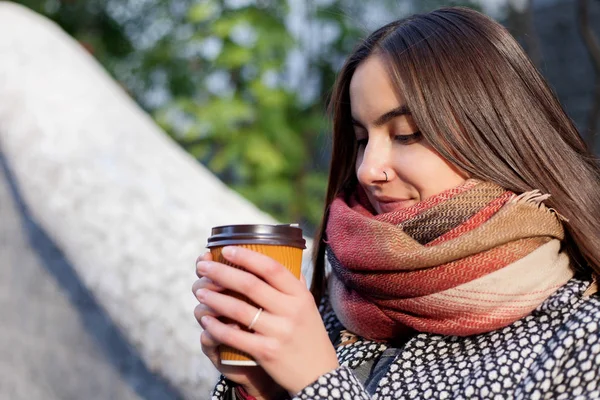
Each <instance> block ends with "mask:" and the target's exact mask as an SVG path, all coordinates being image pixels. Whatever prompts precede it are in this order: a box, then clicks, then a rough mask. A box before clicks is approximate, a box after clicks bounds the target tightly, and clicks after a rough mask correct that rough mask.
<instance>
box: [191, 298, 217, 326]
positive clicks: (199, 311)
mask: <svg viewBox="0 0 600 400" xmlns="http://www.w3.org/2000/svg"><path fill="white" fill-rule="evenodd" d="M205 315H209V316H211V317H215V318H216V317H218V316H219V315H218V314H217V313H216V312H215V311H214V310H212V309H211V308H210V307H208V306H206V305H205V304H198V305H197V306H196V307H194V318H196V321H198V324H200V326H202V317H204V316H205ZM202 328H203V329H204V326H202Z"/></svg>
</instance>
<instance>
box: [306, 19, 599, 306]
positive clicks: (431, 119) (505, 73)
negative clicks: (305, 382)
mask: <svg viewBox="0 0 600 400" xmlns="http://www.w3.org/2000/svg"><path fill="white" fill-rule="evenodd" d="M373 54H377V55H378V56H381V57H382V59H383V60H385V62H386V65H387V66H388V71H389V74H390V77H391V79H392V82H393V83H394V84H395V85H396V88H397V90H398V91H400V93H402V94H403V97H404V98H405V99H406V103H407V105H408V108H409V109H410V110H411V114H412V117H413V118H414V121H415V123H416V124H417V126H418V127H419V130H420V131H421V132H422V133H423V136H424V137H425V138H426V139H427V140H428V142H429V143H430V144H431V146H432V147H433V148H434V149H435V150H437V151H438V152H439V153H440V154H441V155H442V157H444V158H445V159H446V160H448V161H449V162H450V163H452V164H454V165H455V166H457V167H458V168H460V169H462V170H463V171H466V172H467V173H468V174H469V175H470V176H471V177H473V178H478V179H482V180H486V181H491V182H494V183H497V184H498V185H500V186H502V187H504V188H506V189H508V190H511V191H513V192H515V193H522V192H525V191H529V190H533V189H539V190H541V191H542V192H544V193H550V194H551V197H550V199H549V200H547V201H546V204H547V205H548V206H549V207H552V208H554V209H555V210H556V211H557V212H558V213H559V214H560V215H562V216H564V217H565V218H566V219H567V220H568V222H565V228H566V229H565V230H566V239H565V242H564V245H565V250H566V251H567V252H568V253H569V255H570V256H571V259H572V262H573V266H574V267H575V268H576V269H578V270H580V271H584V272H591V271H594V272H595V274H600V188H599V186H598V184H599V183H600V168H599V166H598V163H597V160H596V158H595V157H593V155H592V154H591V153H590V151H589V150H588V148H587V146H586V144H585V143H584V141H583V140H582V138H581V137H580V135H579V133H578V132H577V129H576V128H575V126H574V124H573V122H572V121H571V120H570V119H569V117H568V116H567V115H566V113H565V112H564V110H563V108H562V107H561V105H560V103H559V102H558V100H557V98H556V96H555V95H554V93H553V92H552V90H551V89H550V88H549V87H548V85H547V84H546V82H545V80H544V79H543V78H542V76H541V74H540V73H539V72H538V71H537V69H536V68H535V66H534V65H533V64H532V62H531V61H530V60H529V58H528V57H527V55H526V54H525V52H524V51H523V49H522V48H521V47H520V46H519V44H518V43H517V42H516V41H515V39H514V38H513V37H512V36H511V35H510V33H508V31H507V30H506V29H505V28H504V27H502V26H501V25H500V24H498V23H497V22H495V21H493V20H492V19H490V18H489V17H487V16H485V15H483V14H480V13H478V12H476V11H474V10H471V9H468V8H462V7H450V8H442V9H438V10H436V11H433V12H430V13H427V14H419V15H414V16H411V17H409V18H406V19H402V20H399V21H396V22H392V23H390V24H388V25H386V26H384V27H382V28H380V29H378V30H377V31H375V32H374V33H372V34H371V35H370V36H369V37H368V38H367V39H365V40H364V41H363V42H362V43H360V44H359V45H358V47H357V48H356V49H355V51H354V52H353V53H352V54H351V55H350V57H349V58H348V59H347V61H346V63H345V65H344V66H343V68H342V70H341V72H340V73H339V75H338V78H337V81H336V84H335V86H334V89H333V93H332V97H331V101H330V113H331V114H332V116H333V151H332V157H331V165H330V171H329V183H328V187H327V195H326V200H325V212H324V213H323V219H322V221H321V225H320V227H319V230H318V231H317V234H316V238H315V247H314V251H313V265H314V274H313V281H312V287H311V291H312V293H313V296H314V297H315V300H316V301H317V302H319V301H320V299H321V296H322V294H323V292H324V290H325V260H324V255H325V246H326V244H325V241H326V227H327V218H328V211H329V205H330V204H331V202H332V201H333V199H334V198H335V197H336V196H337V195H338V194H339V193H341V192H342V191H343V190H346V189H347V188H350V187H352V186H353V185H355V184H356V176H355V171H354V163H355V157H356V144H355V140H354V135H353V128H352V124H351V109H350V96H349V86H350V80H351V79H352V76H353V74H354V71H355V70H356V68H357V67H358V65H359V64H360V63H361V62H363V61H364V60H365V59H366V58H368V57H369V56H371V55H373Z"/></svg>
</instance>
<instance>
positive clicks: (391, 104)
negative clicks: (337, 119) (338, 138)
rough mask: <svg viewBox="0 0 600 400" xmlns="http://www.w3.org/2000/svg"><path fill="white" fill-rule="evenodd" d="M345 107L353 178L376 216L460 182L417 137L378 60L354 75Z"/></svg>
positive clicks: (455, 171) (369, 60) (461, 178)
mask: <svg viewBox="0 0 600 400" xmlns="http://www.w3.org/2000/svg"><path fill="white" fill-rule="evenodd" d="M350 102H351V109H352V119H353V125H354V134H355V137H356V140H357V142H358V155H357V158H356V176H357V178H358V181H359V183H360V184H361V186H362V187H363V188H364V189H365V191H366V193H367V196H368V198H369V201H370V202H371V204H372V206H373V208H374V209H375V210H376V211H377V213H378V214H381V213H387V212H391V211H394V210H397V209H400V208H405V207H409V206H412V205H414V204H415V203H417V202H419V201H422V200H425V199H427V198H428V197H431V196H434V195H436V194H439V193H441V192H443V191H445V190H448V189H452V188H454V187H456V186H459V185H460V184H462V183H463V182H464V181H465V180H466V178H467V176H466V174H464V173H461V172H460V171H459V170H458V169H456V168H455V167H453V166H452V165H450V164H449V163H448V162H447V161H446V160H445V159H443V158H442V157H441V156H440V155H439V154H438V153H437V152H436V151H435V150H434V149H433V148H432V147H431V146H430V145H429V143H428V142H427V140H426V139H424V138H423V137H422V135H421V134H420V133H419V132H418V130H419V128H418V127H417V126H416V125H415V123H414V121H413V119H412V117H411V115H410V110H408V109H407V107H406V103H405V100H404V98H403V96H402V94H401V93H397V92H396V90H395V88H394V86H393V85H392V82H391V81H390V79H389V76H388V72H387V70H386V67H385V65H384V63H383V61H382V60H381V58H380V57H379V56H376V55H373V56H370V57H369V58H367V59H366V60H365V61H364V62H363V63H362V64H360V65H359V66H358V68H357V69H356V71H355V72H354V75H353V77H352V80H351V82H350ZM384 172H385V174H384ZM386 174H387V181H386V176H385V175H386Z"/></svg>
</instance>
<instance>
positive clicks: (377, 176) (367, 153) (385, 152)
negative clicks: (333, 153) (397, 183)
mask: <svg viewBox="0 0 600 400" xmlns="http://www.w3.org/2000/svg"><path fill="white" fill-rule="evenodd" d="M390 150H391V147H390V146H389V145H387V144H386V143H385V142H381V141H376V140H369V142H368V143H367V146H366V147H365V148H364V149H363V150H362V151H359V153H358V155H357V158H356V177H357V178H358V181H359V182H360V183H361V184H362V185H375V184H381V183H383V182H385V181H386V177H385V174H384V173H383V172H384V171H385V172H386V174H387V180H388V181H391V180H392V178H393V176H394V170H393V168H391V167H390V156H391V154H390Z"/></svg>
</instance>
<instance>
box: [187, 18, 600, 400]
mask: <svg viewBox="0 0 600 400" xmlns="http://www.w3.org/2000/svg"><path fill="white" fill-rule="evenodd" d="M331 109H332V113H333V119H334V124H333V155H332V161H331V169H330V175H329V185H328V189H327V197H326V205H325V213H324V217H323V222H322V225H321V228H320V231H319V233H318V235H317V237H316V239H315V251H314V265H315V272H314V277H313V283H312V288H311V291H312V295H311V293H310V292H309V291H308V290H307V289H306V287H305V285H304V282H299V281H297V280H295V279H294V278H293V276H291V274H290V273H288V272H287V271H286V270H285V269H284V268H283V267H282V266H281V265H279V264H277V263H276V262H274V261H273V260H271V259H269V258H267V257H265V256H262V255H259V254H257V253H253V252H250V251H248V250H245V249H239V248H230V249H229V251H228V252H227V254H226V257H227V258H229V260H230V261H231V262H233V263H234V264H239V265H242V266H243V267H245V268H246V269H247V270H248V271H249V272H244V271H240V270H236V269H234V268H231V267H227V266H224V265H222V264H216V263H213V262H212V261H210V256H209V255H205V256H203V257H202V258H201V260H199V261H200V262H198V264H197V266H198V268H197V270H198V276H199V278H200V279H199V280H198V281H196V282H195V283H194V286H193V288H192V289H193V291H194V293H195V294H196V295H197V297H198V299H199V301H200V302H201V304H200V305H199V306H198V307H197V308H196V310H195V315H196V318H197V319H198V321H199V322H200V324H201V325H202V327H203V328H204V329H205V330H204V332H203V333H202V336H201V342H202V346H203V351H204V352H205V353H206V354H207V356H208V357H209V358H210V359H211V360H212V361H213V363H214V364H215V366H216V367H217V368H218V369H219V370H220V371H221V372H222V374H223V378H222V379H221V381H220V382H219V383H218V384H217V387H216V389H215V392H214V393H213V398H215V399H224V398H235V397H237V398H257V399H259V398H264V399H281V398H288V397H292V398H294V399H329V398H343V399H369V398H374V399H375V398H377V399H400V398H411V399H421V398H423V399H425V398H441V399H443V398H502V399H506V398H527V399H529V398H565V399H574V398H585V399H591V398H600V385H599V384H598V382H599V381H600V330H599V328H598V325H599V323H600V299H599V298H598V297H597V295H596V294H595V292H596V283H595V280H594V278H593V277H594V276H596V275H597V274H598V273H600V195H599V194H600V193H599V190H598V183H599V182H600V170H599V168H598V165H597V163H596V160H595V158H594V157H593V156H592V155H591V154H590V153H589V151H588V150H587V148H586V146H585V144H584V142H583V141H582V140H581V138H580V137H579V135H578V133H577V131H576V129H575V127H574V126H573V124H572V122H571V121H570V119H569V118H568V117H567V116H566V115H565V113H564V111H563V110H562V108H561V106H560V104H559V103H558V101H557V100H556V98H555V97H554V95H553V94H552V92H551V90H550V89H549V88H548V86H547V85H546V83H545V82H544V80H543V79H542V77H541V76H540V74H539V73H538V72H537V71H536V69H535V68H534V66H533V65H532V63H531V62H530V61H529V59H528V58H527V57H526V55H525V54H524V52H523V50H522V49H521V48H520V47H519V45H518V44H517V43H516V41H515V40H514V39H513V38H512V37H511V36H510V34H509V33H507V31H506V30H505V29H504V28H503V27H502V26H500V25H499V24H497V23H496V22H494V21H492V20H491V19H489V18H487V17H486V16H484V15H482V14H479V13H477V12H475V11H472V10H469V9H465V8H445V9H440V10H437V11H434V12H431V13H428V14H423V15H415V16H412V17H410V18H407V19H404V20H401V21H397V22H393V23H391V24H389V25H386V26H384V27H383V28H381V29H379V30H377V31H376V32H374V33H373V34H371V35H370V36H369V37H368V38H367V39H366V40H365V41H364V42H363V43H362V44H360V45H359V46H358V48H357V49H356V50H355V52H354V53H353V54H352V55H351V56H350V57H349V58H348V60H347V62H346V64H345V66H344V67H343V69H342V71H341V72H340V75H339V77H338V81H337V83H336V87H335V90H334V93H333V97H332V101H331ZM326 260H327V261H328V262H329V264H330V265H331V274H329V275H327V274H326V268H325V264H326ZM222 286H225V287H227V288H228V289H232V290H234V291H238V292H243V293H245V294H246V295H248V297H249V298H250V299H251V300H252V301H254V302H255V303H256V304H258V305H259V307H262V308H264V312H259V310H257V308H256V307H254V306H251V305H250V304H247V303H245V302H242V301H239V300H236V299H234V298H232V297H229V296H225V295H223V294H222V293H220V292H221V291H222ZM313 299H314V300H313ZM315 304H321V307H320V309H319V311H318V310H317V307H316V305H315ZM217 316H226V317H229V318H231V319H233V320H235V321H238V322H239V323H240V324H241V325H252V328H253V330H254V333H248V332H244V331H242V330H240V329H236V328H235V327H234V326H229V325H225V324H223V323H221V322H219V321H218V320H217V319H216V318H215V317H217ZM257 317H258V318H257ZM219 343H225V344H228V345H233V346H235V347H237V348H239V349H241V350H244V351H247V352H248V353H250V354H252V355H253V356H254V357H255V358H256V359H257V361H258V363H259V364H260V367H251V368H248V367H238V368H234V367H227V366H222V365H220V364H219V362H218V356H217V353H216V346H217V345H218V344H219ZM578 396H579V397H578Z"/></svg>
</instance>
